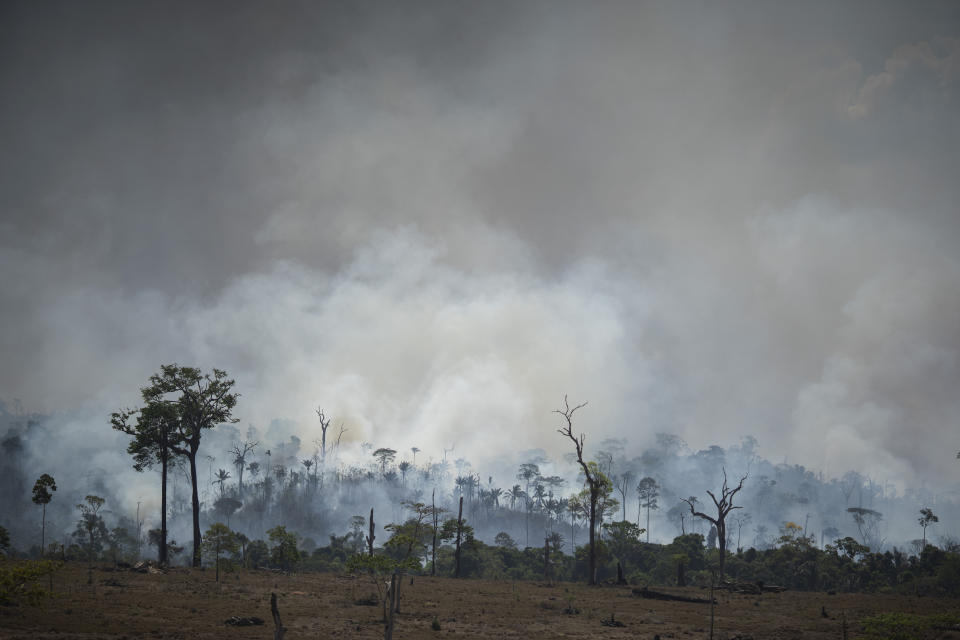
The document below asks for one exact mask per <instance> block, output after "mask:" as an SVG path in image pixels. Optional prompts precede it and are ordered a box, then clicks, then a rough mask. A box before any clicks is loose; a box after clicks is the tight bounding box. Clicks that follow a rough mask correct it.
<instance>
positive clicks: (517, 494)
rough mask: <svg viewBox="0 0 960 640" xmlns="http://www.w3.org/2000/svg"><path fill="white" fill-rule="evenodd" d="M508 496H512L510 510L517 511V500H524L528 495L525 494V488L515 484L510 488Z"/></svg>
mask: <svg viewBox="0 0 960 640" xmlns="http://www.w3.org/2000/svg"><path fill="white" fill-rule="evenodd" d="M507 495H508V496H510V509H513V510H515V509H516V507H517V500H522V499H523V497H524V496H525V495H527V494H525V493H524V492H523V487H521V486H520V485H518V484H515V485H513V487H511V488H510V490H509V491H507Z"/></svg>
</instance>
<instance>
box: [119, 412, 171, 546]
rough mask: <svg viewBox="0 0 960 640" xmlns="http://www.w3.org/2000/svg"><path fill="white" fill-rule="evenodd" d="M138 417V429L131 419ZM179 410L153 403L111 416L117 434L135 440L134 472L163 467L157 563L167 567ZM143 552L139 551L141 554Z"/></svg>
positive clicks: (131, 448)
mask: <svg viewBox="0 0 960 640" xmlns="http://www.w3.org/2000/svg"><path fill="white" fill-rule="evenodd" d="M134 415H136V417H137V422H136V424H135V425H132V424H131V423H130V419H131V418H132V417H133V416H134ZM179 420H180V415H179V407H178V406H177V405H174V404H169V403H166V402H159V401H149V402H147V404H146V406H144V407H143V408H142V409H134V410H129V409H128V410H125V411H118V412H116V413H113V414H111V416H110V423H111V424H112V425H113V428H114V429H116V430H117V431H122V432H123V433H126V434H127V435H130V436H133V440H131V441H130V444H129V445H128V446H127V453H129V454H130V455H131V456H133V468H134V469H136V470H137V471H139V472H143V471H144V470H145V469H148V468H152V467H153V466H154V465H156V464H159V465H160V543H159V544H158V546H157V560H158V562H159V563H160V564H161V565H165V564H167V560H168V558H167V472H168V470H169V467H170V463H171V462H172V460H173V457H174V455H175V453H174V450H173V444H174V443H175V442H176V441H177V439H178V438H179V437H180V435H179V430H178V422H179ZM138 551H139V550H138Z"/></svg>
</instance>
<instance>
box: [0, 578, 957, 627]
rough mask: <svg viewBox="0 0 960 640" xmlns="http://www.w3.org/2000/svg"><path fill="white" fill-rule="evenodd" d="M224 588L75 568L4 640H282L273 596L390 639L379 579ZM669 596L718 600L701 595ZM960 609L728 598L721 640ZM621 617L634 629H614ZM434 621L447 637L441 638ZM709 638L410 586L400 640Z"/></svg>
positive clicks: (299, 610)
mask: <svg viewBox="0 0 960 640" xmlns="http://www.w3.org/2000/svg"><path fill="white" fill-rule="evenodd" d="M222 580H223V581H222V583H221V584H220V585H217V583H216V582H215V581H214V572H213V571H212V570H209V569H208V570H191V569H171V570H170V571H169V572H168V573H165V574H151V573H136V572H132V571H129V570H127V571H124V570H112V569H109V568H107V567H103V568H97V569H94V572H93V582H94V584H93V585H92V586H89V585H87V571H86V567H85V566H83V565H77V564H71V565H68V566H66V567H64V568H63V569H60V570H59V571H58V572H57V574H56V577H55V580H54V591H55V593H56V595H55V596H54V597H53V598H52V599H49V600H47V601H46V602H45V603H44V604H41V605H38V606H21V607H0V637H2V638H12V639H13V638H15V639H21V638H22V639H24V640H26V639H32V638H58V639H67V638H84V639H93V638H104V639H106V638H109V639H114V640H119V639H123V638H183V639H187V638H190V639H193V638H211V639H212V638H224V639H227V638H230V639H234V638H273V629H274V628H273V621H272V619H271V615H270V594H271V592H276V594H277V596H278V602H279V610H280V615H281V617H282V619H283V623H284V626H285V627H287V629H288V631H287V635H286V638H287V640H294V639H296V638H382V637H383V629H384V628H383V624H382V622H381V616H382V609H381V608H380V607H378V606H371V605H369V604H361V603H362V602H363V601H364V600H366V599H368V598H369V597H370V596H371V595H374V596H375V595H376V588H375V586H374V584H373V582H372V580H371V579H370V578H369V577H351V576H346V575H335V574H294V575H284V574H278V573H273V572H268V571H240V572H234V573H226V574H224V575H223V578H222ZM659 590H661V591H668V592H670V593H674V594H683V595H687V596H693V597H700V598H705V597H707V596H708V592H707V591H706V590H703V589H699V588H685V589H675V588H674V589H659ZM958 608H960V602H958V601H956V600H939V599H935V598H916V597H904V596H883V595H860V594H856V595H844V594H840V595H833V596H831V595H827V594H822V593H802V592H789V591H788V592H785V593H779V594H774V593H767V594H764V595H762V596H746V595H730V594H727V593H721V592H718V604H717V606H716V610H715V621H714V625H715V637H716V638H727V639H731V640H732V639H733V638H736V637H737V636H740V637H741V638H747V637H750V638H754V639H756V640H759V639H761V638H824V639H826V638H830V639H838V638H842V637H843V634H842V625H843V622H842V621H843V617H844V615H845V616H846V620H847V624H848V627H849V637H850V638H854V637H856V636H857V635H858V633H859V631H860V625H859V623H858V621H859V620H861V619H862V618H864V617H866V616H870V615H874V614H877V613H885V612H894V611H897V612H907V613H919V614H930V613H943V612H949V611H956V610H957V609H958ZM571 610H575V611H576V613H571V612H570V611H571ZM824 610H825V611H826V617H824V615H823V612H824ZM611 614H612V615H613V617H614V620H615V621H618V622H621V623H623V625H624V626H622V627H619V626H607V625H605V624H604V620H609V619H610V617H611ZM234 616H236V617H254V616H255V617H259V618H261V619H263V620H264V621H265V624H264V625H263V626H252V627H236V626H230V625H227V624H225V621H226V620H227V619H228V618H231V617H234ZM435 618H436V620H437V622H438V623H439V625H440V630H439V631H437V630H433V629H432V628H431V626H432V623H433V621H434V619H435ZM709 629H710V606H709V605H707V604H696V603H681V602H661V601H654V600H647V599H643V598H640V597H637V596H635V595H633V594H632V593H631V588H629V587H615V586H601V587H593V588H590V587H587V586H585V585H580V584H569V583H558V584H555V585H548V584H546V583H542V584H541V583H534V582H509V581H503V582H497V581H488V580H454V579H451V578H426V577H416V578H414V581H413V584H412V585H411V584H410V579H409V578H407V579H406V580H405V581H404V583H403V586H402V589H401V613H399V614H397V615H396V617H395V631H394V638H438V637H447V638H449V637H460V638H597V637H603V638H653V637H654V636H655V635H659V636H660V637H661V638H705V637H708V634H709ZM936 637H941V638H957V639H960V632H955V631H942V632H938V633H937V635H936Z"/></svg>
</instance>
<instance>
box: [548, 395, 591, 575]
mask: <svg viewBox="0 0 960 640" xmlns="http://www.w3.org/2000/svg"><path fill="white" fill-rule="evenodd" d="M585 406H587V403H586V402H584V403H583V404H578V405H577V406H575V407H573V408H572V409H571V408H570V404H569V403H568V402H567V396H563V410H560V409H557V410H556V411H554V413H559V414H560V415H562V416H563V418H564V420H566V422H567V426H566V427H564V428H560V429H557V432H558V433H560V434H561V435H564V436H567V437H568V438H570V440H572V441H573V446H574V447H575V448H576V451H577V462H579V463H580V468H581V469H583V475H584V477H585V478H586V479H587V486H589V488H590V577H589V578H588V580H587V583H588V584H597V548H596V532H597V501H598V499H599V498H600V479H599V478H598V477H597V476H595V475H594V474H593V473H592V472H591V471H590V466H589V465H588V464H587V463H586V461H584V459H583V434H582V433H581V434H580V435H579V436H575V435H573V414H574V413H575V412H576V411H577V409H581V408H583V407H585Z"/></svg>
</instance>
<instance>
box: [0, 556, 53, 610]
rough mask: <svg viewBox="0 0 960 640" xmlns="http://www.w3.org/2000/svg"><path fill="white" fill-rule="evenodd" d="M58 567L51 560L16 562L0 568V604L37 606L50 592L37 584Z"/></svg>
mask: <svg viewBox="0 0 960 640" xmlns="http://www.w3.org/2000/svg"><path fill="white" fill-rule="evenodd" d="M59 567H60V563H59V562H53V561H52V560H35V561H27V562H17V563H10V564H4V565H2V566H0V604H3V605H20V604H23V603H26V604H32V605H35V604H39V603H40V602H41V601H42V600H43V599H44V598H46V597H48V596H50V595H51V594H50V592H49V591H47V590H46V589H44V588H43V587H42V586H40V584H39V583H38V582H37V579H38V578H40V577H41V576H45V575H47V574H49V573H52V572H53V571H55V570H56V569H58V568H59Z"/></svg>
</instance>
